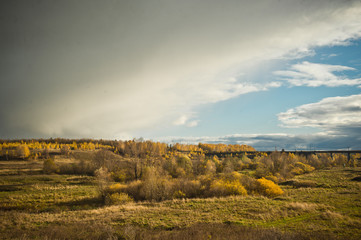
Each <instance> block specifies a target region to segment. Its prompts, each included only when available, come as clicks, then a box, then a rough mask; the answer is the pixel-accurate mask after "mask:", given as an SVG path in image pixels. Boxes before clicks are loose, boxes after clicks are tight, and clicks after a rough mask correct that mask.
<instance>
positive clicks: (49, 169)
mask: <svg viewBox="0 0 361 240" xmlns="http://www.w3.org/2000/svg"><path fill="white" fill-rule="evenodd" d="M43 171H44V173H47V174H49V173H58V172H59V167H58V166H57V165H56V164H55V162H54V159H52V158H48V159H46V160H44V163H43Z"/></svg>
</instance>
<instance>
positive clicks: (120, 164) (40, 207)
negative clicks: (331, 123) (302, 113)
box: [0, 143, 361, 239]
mask: <svg viewBox="0 0 361 240" xmlns="http://www.w3.org/2000/svg"><path fill="white" fill-rule="evenodd" d="M25 144H26V143H25ZM71 144H73V143H71ZM22 145H24V143H22ZM29 146H30V144H29ZM79 146H80V145H79ZM7 147H8V148H7V149H16V148H18V149H20V148H19V147H15V146H11V147H9V146H7ZM112 147H113V148H111V147H105V150H106V152H104V149H103V148H101V147H98V148H95V149H73V148H72V147H70V148H69V149H67V151H65V150H64V149H63V150H62V149H61V146H59V149H57V148H56V147H54V148H52V149H50V151H48V153H46V151H45V153H44V150H41V151H40V150H39V149H41V148H42V147H39V149H38V150H39V151H38V150H37V148H35V147H29V149H30V150H29V153H28V156H23V155H21V154H19V153H20V152H21V151H18V150H16V152H17V153H18V156H16V154H12V155H11V154H10V153H9V152H8V155H9V156H6V151H8V150H5V148H4V147H3V148H2V151H3V153H5V155H4V154H3V155H2V158H1V160H0V219H1V222H0V233H1V238H2V239H360V238H361V229H360V228H359V226H361V202H360V199H361V191H360V190H361V182H360V179H361V167H360V166H358V160H357V159H356V158H355V159H353V160H354V161H353V162H352V163H349V162H346V163H347V164H345V162H344V161H345V159H344V157H342V156H339V157H338V158H335V159H328V162H327V161H326V160H325V159H322V157H325V156H318V157H317V159H318V160H317V161H316V159H315V156H313V157H311V158H310V159H306V158H302V157H297V156H282V154H281V153H275V154H273V155H272V156H259V157H255V158H253V159H251V158H246V157H245V156H239V157H235V156H232V157H230V158H229V159H228V160H227V159H226V158H225V159H216V158H214V157H202V156H199V155H197V154H194V153H193V155H192V154H191V153H189V154H188V158H184V152H182V154H179V155H178V154H175V153H171V152H170V151H167V152H163V153H161V154H159V155H158V156H155V154H152V153H150V152H148V156H145V157H143V159H146V161H144V162H142V161H141V159H142V158H141V156H139V155H138V156H135V155H134V154H133V155H132V154H128V153H124V152H123V154H119V152H117V151H119V148H118V149H117V147H115V146H112ZM193 147H195V146H193ZM208 147H209V146H208ZM79 148H80V147H79ZM179 148H180V147H179ZM182 148H189V146H188V147H187V146H182ZM154 149H156V148H154ZM4 150H5V151H4ZM158 150H159V149H158ZM183 150H184V149H183ZM219 150H220V149H217V151H219ZM147 151H149V149H148V150H147ZM208 151H210V150H208ZM225 151H227V149H226V150H225ZM38 152H42V154H41V157H37V158H31V156H32V155H33V156H34V154H37V153H38ZM14 153H15V150H14ZM137 154H139V152H138V153H137ZM172 154H173V155H174V159H175V164H176V165H175V166H178V167H176V169H174V168H170V167H169V164H164V165H161V166H160V165H159V163H163V162H164V163H166V162H167V161H168V160H169V159H172V157H169V155H172ZM10 155H11V156H10ZM39 155H40V154H39ZM166 155H168V158H167V156H166ZM196 155H197V156H196ZM167 159H168V160H167ZM179 159H181V160H179ZM188 159H190V160H191V162H188V163H189V164H192V168H189V166H187V165H184V164H185V163H187V160H188ZM196 159H198V160H199V162H197V161H198V160H196ZM280 159H281V160H282V159H283V161H281V160H280ZM108 160H109V161H108ZM172 161H173V160H169V161H168V163H169V162H172ZM210 161H212V162H213V163H214V164H211V163H210ZM270 161H272V162H273V163H279V164H281V163H282V164H283V165H282V164H281V165H282V167H277V166H274V165H275V164H273V165H272V166H271V165H267V164H269V163H270ZM280 161H281V162H280ZM99 162H101V163H99ZM216 163H218V165H217V164H216ZM230 163H234V164H233V165H232V166H231V164H230ZM286 163H288V164H286ZM301 163H302V164H303V165H304V166H306V167H304V166H303V165H302V164H301ZM142 164H144V165H142ZM317 164H318V165H317ZM276 165H277V164H276ZM106 166H108V167H107V168H106ZM114 166H117V167H114ZM182 166H183V167H182ZM204 166H205V167H204ZM207 167H208V168H207ZM212 167H213V168H212ZM178 168H180V169H178ZM302 168H303V169H302ZM99 169H103V172H102V173H99V172H100V171H99ZM104 169H107V171H105V170H104ZM167 169H168V170H169V172H167V171H166V170H167ZM177 169H178V170H177ZM207 169H208V170H207ZM286 170H287V171H286ZM301 170H302V171H301ZM92 171H93V172H92ZM140 172H142V174H140ZM289 172H292V173H293V174H290V173H289ZM137 174H139V176H138V175H137ZM172 174H173V176H172ZM155 179H157V180H155ZM260 179H264V180H265V181H267V182H266V183H269V182H268V181H271V180H273V181H272V183H273V184H274V185H272V186H271V187H270V188H266V189H265V190H264V191H261V190H262V189H261V188H260V187H262V186H263V185H261V183H262V181H263V180H262V181H260ZM159 181H160V182H159ZM137 184H138V185H137ZM162 184H163V185H162ZM159 185H162V186H163V187H162V188H159ZM135 186H137V187H135ZM240 186H242V188H241V187H240ZM276 187H279V188H280V189H281V190H282V192H277V194H271V195H270V194H266V193H269V191H268V192H267V190H274V189H275V188H276ZM134 189H138V190H137V191H135V190H134ZM240 189H241V190H242V191H241V190H240ZM243 189H244V190H243ZM149 191H151V192H157V191H158V192H157V194H155V195H154V194H149ZM169 192H172V194H169Z"/></svg>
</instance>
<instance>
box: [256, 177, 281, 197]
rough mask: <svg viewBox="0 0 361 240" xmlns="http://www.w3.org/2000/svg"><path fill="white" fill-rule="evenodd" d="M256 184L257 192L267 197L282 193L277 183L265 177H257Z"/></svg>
mask: <svg viewBox="0 0 361 240" xmlns="http://www.w3.org/2000/svg"><path fill="white" fill-rule="evenodd" d="M257 185H258V186H257V191H258V193H260V194H262V195H265V196H267V197H276V196H279V195H282V194H283V193H284V192H283V190H282V189H281V188H280V187H279V186H278V185H277V184H275V183H274V182H272V181H270V180H267V179H265V178H260V179H257Z"/></svg>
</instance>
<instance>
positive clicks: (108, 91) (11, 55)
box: [0, 0, 361, 138]
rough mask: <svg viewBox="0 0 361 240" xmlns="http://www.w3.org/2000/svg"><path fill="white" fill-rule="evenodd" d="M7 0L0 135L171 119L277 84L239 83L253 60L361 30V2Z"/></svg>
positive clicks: (122, 131) (111, 130)
mask: <svg viewBox="0 0 361 240" xmlns="http://www.w3.org/2000/svg"><path fill="white" fill-rule="evenodd" d="M0 4H1V5H0V49H1V58H0V85H1V88H0V124H1V126H0V137H1V138H10V137H73V136H75V137H103V138H104V137H106V138H115V137H123V136H125V137H128V136H130V137H131V135H132V132H134V131H140V130H142V129H149V128H154V127H156V126H164V125H168V126H169V125H172V123H173V122H175V121H176V119H177V118H179V116H183V115H186V114H188V113H190V112H194V108H195V107H197V106H199V105H201V104H205V103H214V102H218V101H224V100H227V99H229V98H232V97H236V96H237V95H240V94H245V93H247V92H250V91H253V92H254V91H261V90H262V91H265V90H267V89H269V87H270V86H273V87H277V86H279V85H277V84H275V83H269V82H264V83H257V84H254V83H250V84H249V83H248V84H246V83H245V82H242V79H240V80H238V81H232V79H233V78H234V77H235V75H234V74H235V73H239V72H242V71H243V70H245V69H247V68H248V67H249V65H250V64H253V65H255V69H256V66H257V64H259V63H260V62H262V61H266V60H269V59H272V58H279V57H282V56H285V55H289V54H290V53H292V54H293V55H297V54H298V53H304V52H307V51H308V48H309V47H312V46H324V45H329V44H338V43H342V42H343V41H346V40H347V39H352V38H355V37H358V36H360V32H361V24H355V23H357V22H360V19H361V17H360V15H361V14H360V13H361V6H360V4H359V2H358V1H347V2H344V1H206V2H205V1H111V0H106V1H91V0H89V1H81V0H78V1H41V0H40V1H35V0H27V1H25V0H24V1H17V0H14V1H1V3H0ZM290 39H292V41H290ZM235 65H236V66H239V67H237V69H235V70H234V71H233V72H229V71H228V69H230V67H231V66H235ZM225 70H227V71H228V72H227V71H225ZM224 72H227V74H225V73H224ZM230 79H231V80H230ZM276 85H277V86H276ZM233 89H235V90H233ZM194 123H196V120H193V122H192V124H189V125H190V126H194V125H195V124H194Z"/></svg>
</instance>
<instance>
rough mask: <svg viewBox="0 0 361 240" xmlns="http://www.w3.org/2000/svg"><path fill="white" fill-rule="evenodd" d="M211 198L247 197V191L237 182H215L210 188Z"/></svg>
mask: <svg viewBox="0 0 361 240" xmlns="http://www.w3.org/2000/svg"><path fill="white" fill-rule="evenodd" d="M209 194H210V195H211V196H216V197H221V196H229V195H247V191H246V189H245V188H244V187H243V185H242V184H241V183H240V182H239V181H237V180H234V181H225V180H221V179H220V180H214V181H213V182H212V184H211V186H210V189H209Z"/></svg>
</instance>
